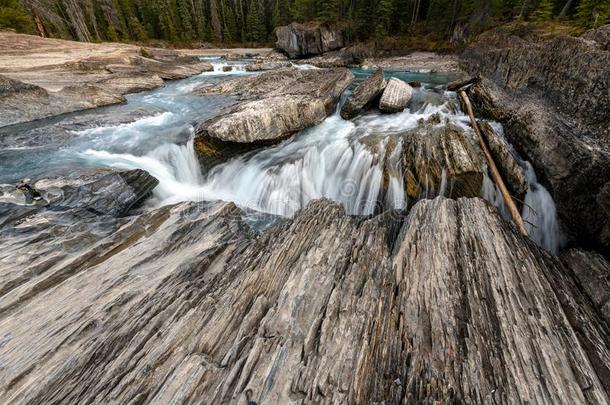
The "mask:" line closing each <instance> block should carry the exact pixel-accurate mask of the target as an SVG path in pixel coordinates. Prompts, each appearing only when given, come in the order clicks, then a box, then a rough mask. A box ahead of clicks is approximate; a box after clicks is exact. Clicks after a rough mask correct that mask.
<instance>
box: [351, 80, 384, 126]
mask: <svg viewBox="0 0 610 405" xmlns="http://www.w3.org/2000/svg"><path fill="white" fill-rule="evenodd" d="M385 84H386V81H385V79H384V77H383V70H381V69H378V70H377V71H376V72H375V73H374V74H373V75H372V76H371V77H369V78H368V79H366V80H365V81H363V82H361V83H360V84H359V85H358V87H357V88H356V90H355V91H354V92H353V93H352V94H350V96H349V97H348V98H347V100H346V101H345V104H343V107H342V108H341V117H343V118H344V119H350V118H353V117H355V116H356V115H358V114H359V113H360V112H361V111H362V110H363V109H364V108H366V107H367V106H368V105H371V104H372V103H374V102H375V101H376V99H377V98H378V97H379V96H380V95H381V93H382V92H383V89H384V88H385Z"/></svg>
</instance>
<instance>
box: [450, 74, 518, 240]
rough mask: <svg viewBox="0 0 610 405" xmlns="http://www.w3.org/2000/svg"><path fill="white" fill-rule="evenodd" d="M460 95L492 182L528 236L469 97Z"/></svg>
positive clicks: (463, 94)
mask: <svg viewBox="0 0 610 405" xmlns="http://www.w3.org/2000/svg"><path fill="white" fill-rule="evenodd" d="M462 87H463V86H462ZM458 94H459V96H460V99H461V100H462V104H463V105H464V107H465V108H466V112H467V113H468V116H469V117H470V121H471V123H472V128H473V129H474V132H475V133H476V134H477V137H478V138H479V144H480V145H481V150H483V154H484V155H485V159H486V160H487V164H488V166H489V171H490V172H491V177H492V180H493V181H494V183H496V185H497V186H498V189H499V190H500V193H502V198H503V199H504V202H505V203H506V206H507V207H508V211H509V212H510V215H511V216H512V218H513V221H514V222H515V225H516V226H517V229H518V230H519V232H520V233H521V234H522V235H524V236H527V235H528V233H527V229H525V226H524V225H523V218H521V214H520V213H519V210H518V209H517V206H516V205H515V202H514V201H513V199H512V197H511V196H510V193H509V192H508V189H507V188H506V185H505V184H504V181H503V180H502V176H501V175H500V172H499V171H498V168H497V166H496V164H495V163H494V160H493V157H492V156H491V153H490V152H489V150H488V149H487V145H486V144H485V139H484V138H483V135H482V134H481V130H480V129H479V125H478V124H477V120H476V118H475V117H474V113H473V111H472V105H471V104H470V100H469V99H468V95H467V94H466V92H465V91H464V90H460V91H459V92H458Z"/></svg>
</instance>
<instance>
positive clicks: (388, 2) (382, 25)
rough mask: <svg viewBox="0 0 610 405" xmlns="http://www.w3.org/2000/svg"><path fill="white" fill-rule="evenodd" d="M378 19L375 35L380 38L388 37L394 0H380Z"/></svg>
mask: <svg viewBox="0 0 610 405" xmlns="http://www.w3.org/2000/svg"><path fill="white" fill-rule="evenodd" d="M376 17H377V18H376V19H375V20H376V24H375V34H376V35H377V36H379V37H383V36H386V35H388V34H389V32H390V22H391V20H392V0H379V2H378V4H377V12H376Z"/></svg>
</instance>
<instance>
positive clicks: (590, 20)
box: [576, 0, 610, 28]
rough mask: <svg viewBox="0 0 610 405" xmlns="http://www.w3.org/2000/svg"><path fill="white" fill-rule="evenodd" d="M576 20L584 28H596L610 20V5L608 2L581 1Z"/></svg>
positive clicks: (596, 0) (605, 0) (604, 0)
mask: <svg viewBox="0 0 610 405" xmlns="http://www.w3.org/2000/svg"><path fill="white" fill-rule="evenodd" d="M576 19H577V21H578V22H579V24H580V25H582V26H583V27H589V28H596V27H599V26H601V25H603V24H606V23H607V22H608V20H610V3H609V2H608V1H607V0H602V1H599V0H581V2H580V4H579V5H578V8H577V9H576Z"/></svg>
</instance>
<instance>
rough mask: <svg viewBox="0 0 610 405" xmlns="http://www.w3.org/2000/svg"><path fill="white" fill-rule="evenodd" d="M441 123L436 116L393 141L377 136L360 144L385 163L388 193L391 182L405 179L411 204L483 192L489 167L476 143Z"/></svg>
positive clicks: (454, 128) (365, 138) (397, 135)
mask: <svg viewBox="0 0 610 405" xmlns="http://www.w3.org/2000/svg"><path fill="white" fill-rule="evenodd" d="M437 119H438V117H434V116H433V117H432V118H431V119H430V120H429V121H427V122H421V123H420V125H419V126H418V127H417V128H416V129H414V130H411V131H407V132H404V133H400V134H396V135H394V136H392V137H391V138H390V140H389V141H384V140H383V138H385V137H382V138H379V137H377V136H375V135H371V136H367V137H364V138H362V139H361V140H360V142H361V143H363V144H364V145H366V146H367V147H368V148H369V149H370V150H371V152H372V153H373V154H375V155H377V156H378V157H379V158H380V159H383V161H384V186H385V187H386V189H387V185H388V183H389V179H390V178H392V177H393V178H398V177H400V175H402V180H403V181H404V189H405V192H406V194H407V197H408V201H409V204H412V203H413V202H415V201H417V200H419V199H422V198H433V197H435V196H437V195H439V194H441V195H445V196H448V197H451V198H459V197H475V196H478V195H479V194H480V191H481V187H482V182H483V176H484V173H485V171H486V169H485V167H486V166H485V164H484V162H483V160H482V158H481V157H480V156H479V153H478V152H477V151H478V149H477V148H478V146H477V144H476V142H475V140H474V139H472V138H471V137H470V136H468V135H467V134H466V133H465V132H464V131H463V130H462V129H461V128H459V127H457V126H456V125H454V124H451V123H443V125H437V124H439V122H437ZM399 172H400V173H399ZM386 191H387V190H386Z"/></svg>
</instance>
